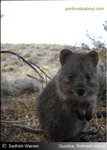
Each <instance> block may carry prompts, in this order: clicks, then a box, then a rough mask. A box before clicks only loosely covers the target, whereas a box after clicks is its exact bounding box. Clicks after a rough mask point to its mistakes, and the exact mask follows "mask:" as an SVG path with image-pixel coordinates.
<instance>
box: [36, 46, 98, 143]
mask: <svg viewBox="0 0 107 150" xmlns="http://www.w3.org/2000/svg"><path fill="white" fill-rule="evenodd" d="M59 59H60V63H61V65H62V67H61V69H60V70H59V71H58V73H57V74H56V76H55V77H54V78H53V79H52V80H51V81H50V82H49V84H48V85H47V86H46V88H45V89H44V91H43V92H42V93H41V95H40V96H39V97H38V99H37V104H36V105H37V113H38V118H39V121H40V124H41V126H42V128H43V132H44V134H45V135H47V136H48V137H49V138H50V139H51V141H56V142H63V141H73V140H74V138H75V137H76V136H77V135H78V134H79V133H80V132H81V131H83V129H84V128H85V126H86V124H87V122H88V121H90V120H91V119H92V117H93V114H94V111H95V107H96V99H97V94H98V87H99V86H98V75H97V67H96V66H97V63H98V60H99V57H98V53H97V52H96V51H91V52H89V53H73V52H72V51H70V50H68V49H64V50H62V51H61V52H60V57H59Z"/></svg>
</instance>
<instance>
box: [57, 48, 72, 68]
mask: <svg viewBox="0 0 107 150" xmlns="http://www.w3.org/2000/svg"><path fill="white" fill-rule="evenodd" d="M70 55H74V53H73V52H72V51H70V50H68V49H63V50H62V51H61V52H60V56H59V60H60V63H61V65H64V64H65V61H66V59H67V57H68V56H70Z"/></svg>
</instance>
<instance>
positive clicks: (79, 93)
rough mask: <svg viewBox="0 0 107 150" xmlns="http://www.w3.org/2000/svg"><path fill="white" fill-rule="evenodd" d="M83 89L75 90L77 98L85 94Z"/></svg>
mask: <svg viewBox="0 0 107 150" xmlns="http://www.w3.org/2000/svg"><path fill="white" fill-rule="evenodd" d="M85 91H86V90H85V88H77V94H78V95H79V96H82V95H84V94H85Z"/></svg>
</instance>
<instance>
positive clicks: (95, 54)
mask: <svg viewBox="0 0 107 150" xmlns="http://www.w3.org/2000/svg"><path fill="white" fill-rule="evenodd" d="M88 56H89V57H91V58H92V60H93V62H94V64H95V66H96V65H97V64H98V61H99V56H98V53H97V52H96V51H91V52H89V53H88Z"/></svg>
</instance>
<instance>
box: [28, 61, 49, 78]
mask: <svg viewBox="0 0 107 150" xmlns="http://www.w3.org/2000/svg"><path fill="white" fill-rule="evenodd" d="M28 62H29V63H30V64H32V65H34V66H36V67H37V68H38V69H39V70H40V71H41V72H42V73H43V74H44V75H45V76H46V77H47V78H48V79H50V80H51V78H50V77H49V76H48V75H47V74H46V73H45V72H44V71H43V70H42V69H41V68H40V67H39V66H37V65H36V64H34V63H33V62H31V61H28Z"/></svg>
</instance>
